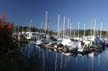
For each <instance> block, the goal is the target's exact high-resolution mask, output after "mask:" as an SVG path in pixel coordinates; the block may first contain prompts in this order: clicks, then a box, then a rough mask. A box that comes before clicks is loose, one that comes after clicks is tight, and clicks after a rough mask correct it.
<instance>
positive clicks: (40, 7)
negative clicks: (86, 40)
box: [0, 0, 108, 31]
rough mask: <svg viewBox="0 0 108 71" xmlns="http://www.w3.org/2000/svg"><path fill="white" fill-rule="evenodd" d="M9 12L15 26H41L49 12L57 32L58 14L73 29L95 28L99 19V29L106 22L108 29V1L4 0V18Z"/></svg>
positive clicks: (0, 0) (1, 6) (0, 8)
mask: <svg viewBox="0 0 108 71" xmlns="http://www.w3.org/2000/svg"><path fill="white" fill-rule="evenodd" d="M3 11H6V16H7V18H6V20H7V21H12V22H14V24H15V25H22V26H29V22H30V19H32V21H33V22H32V26H35V27H39V26H40V24H41V22H42V24H44V19H45V11H48V24H50V28H51V29H52V30H54V31H56V30H57V15H58V14H60V15H61V20H60V25H62V24H63V17H64V16H66V18H69V19H70V23H71V24H72V28H77V23H78V22H80V28H83V25H84V24H86V29H89V28H91V27H90V26H91V23H92V20H93V18H94V17H95V18H96V20H97V24H96V29H99V28H100V23H101V22H103V30H108V28H107V27H108V0H0V17H1V15H2V13H3Z"/></svg>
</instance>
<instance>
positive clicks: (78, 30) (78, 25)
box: [78, 22, 80, 38]
mask: <svg viewBox="0 0 108 71" xmlns="http://www.w3.org/2000/svg"><path fill="white" fill-rule="evenodd" d="M79 25H80V22H79V23H78V38H79Z"/></svg>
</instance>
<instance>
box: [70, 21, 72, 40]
mask: <svg viewBox="0 0 108 71" xmlns="http://www.w3.org/2000/svg"><path fill="white" fill-rule="evenodd" d="M71 26H72V25H71V23H70V26H69V28H70V38H71Z"/></svg>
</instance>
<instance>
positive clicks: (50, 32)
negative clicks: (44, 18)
mask: <svg viewBox="0 0 108 71" xmlns="http://www.w3.org/2000/svg"><path fill="white" fill-rule="evenodd" d="M13 31H14V32H22V31H24V32H27V31H31V32H42V33H47V34H55V35H56V34H57V33H56V32H54V31H52V30H45V29H43V28H42V29H41V28H36V27H31V28H30V27H27V26H15V27H14V30H13Z"/></svg>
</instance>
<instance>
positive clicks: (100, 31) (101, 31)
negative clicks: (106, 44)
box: [100, 23, 103, 37]
mask: <svg viewBox="0 0 108 71" xmlns="http://www.w3.org/2000/svg"><path fill="white" fill-rule="evenodd" d="M102 24H103V23H101V26H100V37H102Z"/></svg>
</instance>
